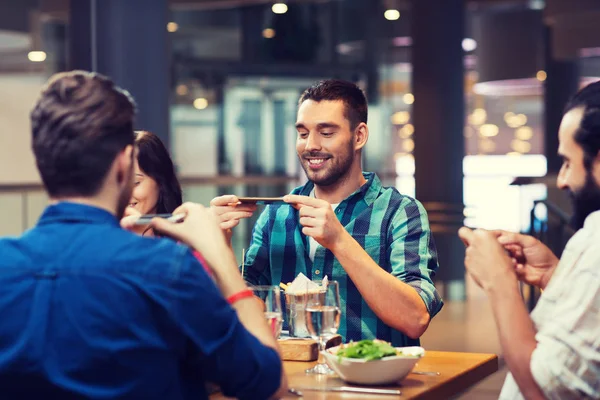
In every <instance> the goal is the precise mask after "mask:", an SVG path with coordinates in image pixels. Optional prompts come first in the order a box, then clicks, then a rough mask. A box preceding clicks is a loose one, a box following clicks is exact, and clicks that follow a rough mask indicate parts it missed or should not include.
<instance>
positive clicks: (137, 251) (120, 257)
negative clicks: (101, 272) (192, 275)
mask: <svg viewBox="0 0 600 400" xmlns="http://www.w3.org/2000/svg"><path fill="white" fill-rule="evenodd" d="M112 234H113V237H112V238H111V240H110V243H109V244H107V247H106V248H105V249H102V250H100V251H102V253H103V254H104V257H100V258H101V259H104V260H103V261H101V262H106V263H109V262H110V263H112V264H113V265H114V266H115V268H119V269H124V270H126V271H128V272H132V273H134V272H135V273H138V274H142V275H146V276H155V277H158V278H164V277H166V276H176V275H178V273H177V271H179V270H180V269H181V268H183V266H184V265H185V263H186V257H193V256H192V255H191V251H190V249H189V248H188V247H187V246H185V245H182V244H179V243H177V242H176V241H174V240H172V239H170V238H158V237H145V236H139V235H136V234H134V233H132V232H128V231H125V230H123V229H116V230H113V231H112ZM109 246H110V247H109Z"/></svg>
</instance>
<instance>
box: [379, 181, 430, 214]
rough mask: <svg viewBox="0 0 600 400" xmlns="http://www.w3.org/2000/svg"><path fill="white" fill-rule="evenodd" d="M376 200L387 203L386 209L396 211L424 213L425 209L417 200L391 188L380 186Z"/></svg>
mask: <svg viewBox="0 0 600 400" xmlns="http://www.w3.org/2000/svg"><path fill="white" fill-rule="evenodd" d="M378 200H381V201H387V203H388V207H392V208H395V209H396V211H399V210H403V209H406V208H412V209H416V210H418V211H419V212H425V208H424V207H423V204H421V202H420V201H419V200H417V199H415V198H414V197H411V196H408V195H406V194H403V193H400V192H399V191H398V189H396V188H395V187H392V186H382V187H381V190H380V192H379V196H378Z"/></svg>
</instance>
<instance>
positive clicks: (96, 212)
mask: <svg viewBox="0 0 600 400" xmlns="http://www.w3.org/2000/svg"><path fill="white" fill-rule="evenodd" d="M56 222H72V223H88V224H102V223H104V224H106V223H108V224H111V225H115V226H119V221H118V220H117V218H116V217H115V216H114V215H112V214H111V213H110V212H108V211H106V210H104V209H102V208H99V207H94V206H90V205H87V204H81V203H71V202H68V201H61V202H59V203H56V204H52V205H50V206H48V207H46V209H45V210H44V212H43V213H42V216H41V217H40V219H39V221H38V225H45V224H51V223H56Z"/></svg>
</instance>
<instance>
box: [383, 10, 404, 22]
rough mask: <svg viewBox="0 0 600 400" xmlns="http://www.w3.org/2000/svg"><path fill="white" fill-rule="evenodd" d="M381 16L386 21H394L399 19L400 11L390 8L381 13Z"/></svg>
mask: <svg viewBox="0 0 600 400" xmlns="http://www.w3.org/2000/svg"><path fill="white" fill-rule="evenodd" d="M383 16H384V17H385V19H387V20H388V21H396V20H398V19H400V11H398V10H395V9H393V8H391V9H389V10H385V12H384V13H383Z"/></svg>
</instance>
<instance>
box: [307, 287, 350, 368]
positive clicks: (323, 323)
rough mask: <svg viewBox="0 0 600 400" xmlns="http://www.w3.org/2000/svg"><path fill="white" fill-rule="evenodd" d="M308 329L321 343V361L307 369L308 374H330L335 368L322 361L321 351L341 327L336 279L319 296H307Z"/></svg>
mask: <svg viewBox="0 0 600 400" xmlns="http://www.w3.org/2000/svg"><path fill="white" fill-rule="evenodd" d="M305 313H306V314H305V315H306V329H307V330H308V333H309V334H310V336H311V337H312V338H313V339H314V340H316V341H317V342H318V343H319V360H320V361H319V363H318V364H317V365H315V366H314V367H313V368H310V369H307V370H306V373H308V374H320V375H328V374H333V373H334V372H333V370H332V369H331V368H329V366H327V364H325V363H324V362H322V361H321V360H322V356H321V351H323V350H325V345H326V343H327V340H329V339H331V337H333V336H334V335H335V334H336V333H337V331H338V328H339V327H340V316H341V308H340V290H339V286H338V283H337V282H336V281H329V282H328V283H327V286H325V287H323V288H322V291H321V292H320V293H319V295H318V296H306V307H305Z"/></svg>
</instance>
